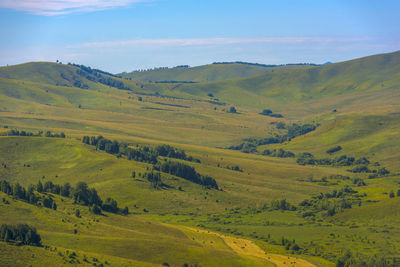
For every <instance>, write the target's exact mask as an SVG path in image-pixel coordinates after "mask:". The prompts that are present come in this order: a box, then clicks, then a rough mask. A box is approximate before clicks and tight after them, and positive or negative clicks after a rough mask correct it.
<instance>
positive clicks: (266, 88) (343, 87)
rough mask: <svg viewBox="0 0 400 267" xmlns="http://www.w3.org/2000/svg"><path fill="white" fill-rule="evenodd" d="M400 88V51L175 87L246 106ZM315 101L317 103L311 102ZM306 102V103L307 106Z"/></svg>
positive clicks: (389, 90)
mask: <svg viewBox="0 0 400 267" xmlns="http://www.w3.org/2000/svg"><path fill="white" fill-rule="evenodd" d="M399 88H400V52H394V53H389V54H381V55H374V56H370V57H365V58H360V59H355V60H351V61H345V62H340V63H335V64H329V65H325V66H317V67H310V68H306V69H294V70H287V71H279V72H268V73H263V74H259V75H256V76H251V77H246V78H241V79H233V80H227V81H220V82H212V83H203V84H184V85H180V86H179V87H176V90H179V91H181V92H185V93H191V94H193V95H197V96H203V97H206V96H207V94H209V93H212V94H213V95H214V96H216V97H218V98H219V99H221V100H222V101H226V102H229V103H233V104H237V105H242V106H247V107H258V108H262V107H268V106H270V107H272V108H278V107H279V111H282V112H284V108H285V107H287V104H289V103H290V104H292V103H299V102H300V103H301V104H304V103H305V102H307V101H308V102H310V103H313V102H317V101H320V100H321V99H324V98H328V97H329V98H332V97H333V98H339V97H341V100H340V99H334V100H333V101H334V102H337V104H340V102H344V101H346V102H349V99H345V98H344V97H345V96H350V97H351V96H354V98H357V97H359V96H360V94H371V93H374V92H391V91H397V92H398V89H399ZM313 104H314V105H315V104H316V103H313ZM307 105H308V103H307ZM307 105H306V106H307Z"/></svg>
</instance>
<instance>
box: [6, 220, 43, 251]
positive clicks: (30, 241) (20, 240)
mask: <svg viewBox="0 0 400 267" xmlns="http://www.w3.org/2000/svg"><path fill="white" fill-rule="evenodd" d="M0 240H4V241H5V242H15V243H16V244H17V245H32V246H41V237H40V235H39V234H38V233H37V231H36V228H34V227H31V226H29V225H27V224H16V225H8V224H2V225H1V227H0Z"/></svg>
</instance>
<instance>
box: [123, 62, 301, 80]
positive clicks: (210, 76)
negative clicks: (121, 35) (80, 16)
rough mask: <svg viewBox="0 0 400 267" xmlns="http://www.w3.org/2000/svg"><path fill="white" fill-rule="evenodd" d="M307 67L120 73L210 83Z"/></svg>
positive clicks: (243, 66) (221, 66)
mask: <svg viewBox="0 0 400 267" xmlns="http://www.w3.org/2000/svg"><path fill="white" fill-rule="evenodd" d="M305 67H308V66H307V65H295V64H294V65H287V66H270V67H268V66H263V65H254V64H246V63H243V64H239V63H227V64H208V65H202V66H197V67H189V68H186V67H175V68H168V69H163V68H160V69H154V70H146V71H140V72H130V73H126V72H125V73H121V74H119V75H121V76H122V77H123V78H131V79H133V80H137V81H142V82H166V81H181V82H182V81H183V82H185V81H186V82H212V81H220V80H227V79H232V78H240V77H247V76H252V75H255V74H259V73H264V72H274V71H280V70H287V69H296V68H305Z"/></svg>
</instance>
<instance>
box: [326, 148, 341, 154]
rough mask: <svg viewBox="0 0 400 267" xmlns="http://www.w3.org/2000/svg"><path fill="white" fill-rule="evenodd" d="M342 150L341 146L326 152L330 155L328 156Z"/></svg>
mask: <svg viewBox="0 0 400 267" xmlns="http://www.w3.org/2000/svg"><path fill="white" fill-rule="evenodd" d="M340 150H342V147H341V146H335V147H332V148H330V149H328V150H327V151H326V153H328V154H333V153H335V152H338V151H340Z"/></svg>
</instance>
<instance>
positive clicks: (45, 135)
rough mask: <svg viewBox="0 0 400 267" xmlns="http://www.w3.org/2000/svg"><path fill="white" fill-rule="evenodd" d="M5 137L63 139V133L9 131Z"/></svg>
mask: <svg viewBox="0 0 400 267" xmlns="http://www.w3.org/2000/svg"><path fill="white" fill-rule="evenodd" d="M6 135H7V136H38V137H42V136H44V137H58V138H65V133H64V132H61V133H52V132H51V131H46V132H43V131H38V132H37V133H33V132H28V131H24V130H10V131H8V132H7V133H6Z"/></svg>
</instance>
